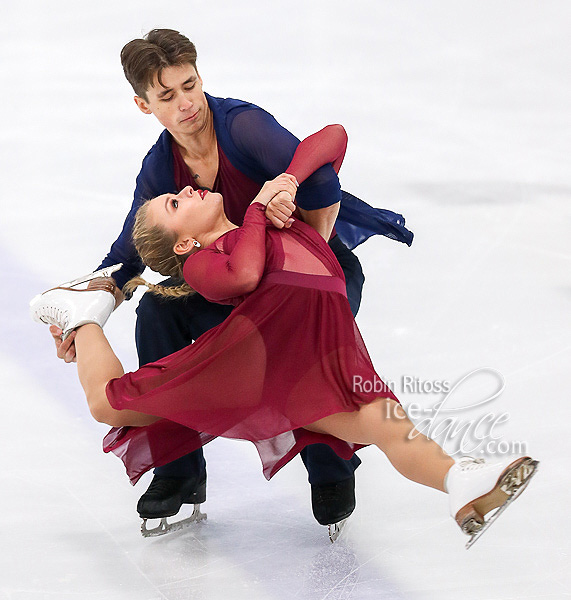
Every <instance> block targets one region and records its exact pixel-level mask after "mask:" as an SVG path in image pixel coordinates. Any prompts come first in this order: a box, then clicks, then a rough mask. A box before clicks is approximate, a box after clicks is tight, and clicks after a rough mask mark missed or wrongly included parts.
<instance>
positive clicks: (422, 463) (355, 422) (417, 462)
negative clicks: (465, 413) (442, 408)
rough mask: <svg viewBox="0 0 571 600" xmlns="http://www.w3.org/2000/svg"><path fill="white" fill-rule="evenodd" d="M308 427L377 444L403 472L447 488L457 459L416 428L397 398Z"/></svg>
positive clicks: (433, 485) (357, 441)
mask: <svg viewBox="0 0 571 600" xmlns="http://www.w3.org/2000/svg"><path fill="white" fill-rule="evenodd" d="M305 429H308V430H310V431H314V432H317V433H328V434H329V435H333V436H335V437H337V438H339V439H341V440H344V441H346V442H353V443H355V444H375V445H376V446H378V447H379V448H380V449H381V450H382V451H383V452H384V453H385V454H386V455H387V457H388V459H389V460H390V461H391V463H392V464H393V466H394V467H395V468H396V469H397V471H399V473H401V474H402V475H404V476H405V477H407V478H408V479H411V480H412V481H416V482H417V483H422V484H424V485H427V486H430V487H433V488H435V489H437V490H441V491H445V490H444V478H445V477H446V474H447V473H448V470H449V469H450V467H451V466H452V465H453V464H454V460H453V459H452V458H451V457H450V456H448V455H447V454H446V453H445V452H444V451H443V450H442V448H440V446H439V445H438V444H437V443H436V442H434V441H433V440H429V439H428V438H427V437H426V436H424V435H422V434H421V433H419V432H418V431H416V430H414V425H413V424H412V423H411V421H410V420H409V418H408V417H407V416H406V413H405V412H404V410H403V409H402V407H401V406H400V404H398V403H397V402H395V401H394V400H391V399H389V398H379V399H378V400H376V401H375V402H372V403H371V404H365V405H364V406H362V407H361V409H360V410H358V411H355V412H349V413H346V412H345V413H337V414H335V415H331V416H329V417H325V418H324V419H320V420H319V421H316V422H315V423H312V424H311V425H308V426H306V427H305ZM413 430H414V431H413ZM411 432H412V434H413V435H410V434H411Z"/></svg>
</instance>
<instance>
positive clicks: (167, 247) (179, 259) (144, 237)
mask: <svg viewBox="0 0 571 600" xmlns="http://www.w3.org/2000/svg"><path fill="white" fill-rule="evenodd" d="M148 211H149V201H147V202H145V203H144V204H142V205H141V206H140V207H139V210H138V211H137V214H136V215H135V224H134V226H133V233H132V237H133V243H134V244H135V249H136V250H137V252H138V253H139V256H140V257H141V259H142V261H143V262H144V263H145V265H147V266H148V267H149V268H151V269H152V270H153V271H157V272H158V273H160V274H161V275H165V276H166V277H172V278H174V279H180V280H181V281H183V282H184V274H183V267H184V263H185V261H186V259H187V258H188V257H189V256H190V254H192V252H189V253H187V254H182V255H180V254H175V252H174V250H173V248H174V245H175V243H176V241H177V235H176V233H175V232H174V231H169V230H168V229H163V228H162V227H160V226H159V225H151V224H149V223H148V219H147V215H148ZM140 285H144V286H146V287H148V288H149V291H151V292H152V293H153V294H156V295H157V296H162V297H164V298H181V297H183V296H188V295H190V294H195V293H196V292H195V290H193V289H192V288H191V287H190V286H189V285H188V284H187V283H181V284H180V285H177V286H172V287H171V286H165V285H160V284H154V283H149V282H148V281H146V280H145V279H143V278H142V277H133V278H132V279H130V280H129V281H128V282H127V283H126V284H125V286H124V287H123V291H124V292H126V293H132V292H134V291H135V290H136V289H137V287H138V286H140Z"/></svg>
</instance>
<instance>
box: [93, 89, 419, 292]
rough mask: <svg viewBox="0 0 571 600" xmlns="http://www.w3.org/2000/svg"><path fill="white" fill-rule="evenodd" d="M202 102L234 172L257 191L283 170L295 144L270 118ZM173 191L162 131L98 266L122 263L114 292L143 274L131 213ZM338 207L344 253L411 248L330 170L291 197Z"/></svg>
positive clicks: (398, 219) (400, 221)
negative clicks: (381, 246)
mask: <svg viewBox="0 0 571 600" xmlns="http://www.w3.org/2000/svg"><path fill="white" fill-rule="evenodd" d="M206 98H207V101H208V106H209V108H210V110H211V111H212V114H213V121H214V130H215V132H216V137H217V140H218V145H219V147H220V149H221V150H222V151H223V152H224V154H225V156H226V157H227V159H228V160H229V161H230V163H231V164H232V165H233V166H234V167H235V168H236V169H237V170H238V171H240V172H241V173H243V174H244V175H245V176H246V177H248V178H249V179H251V180H252V181H254V182H256V183H257V184H258V185H260V186H262V185H263V184H264V182H266V181H268V180H270V179H273V178H274V177H277V176H278V175H279V174H280V173H283V172H284V171H285V170H286V169H287V167H288V166H289V164H290V162H291V159H292V157H293V155H294V153H295V149H296V148H297V146H298V144H299V140H298V138H296V137H295V136H294V135H293V134H291V133H290V132H289V131H288V130H287V129H285V128H283V127H282V126H281V125H280V124H279V123H278V122H277V121H276V120H275V119H274V117H273V116H272V115H270V114H269V113H268V112H266V111H265V110H263V109H261V108H260V107H258V106H256V105H254V104H250V103H249V102H244V101H242V100H234V99H233V98H215V97H213V96H210V95H209V94H206ZM179 191H180V190H179V189H177V185H176V181H175V168H174V158H173V152H172V136H171V134H170V133H169V132H168V131H167V130H166V129H165V130H164V131H163V133H162V134H161V135H160V137H159V139H158V140H157V142H156V143H155V145H154V146H153V147H152V148H151V149H150V150H149V152H148V153H147V155H146V156H145V158H144V160H143V164H142V167H141V171H140V172H139V175H138V176H137V181H136V188H135V195H134V199H133V204H132V206H131V209H130V211H129V214H128V215H127V218H126V219H125V223H124V225H123V229H122V231H121V233H120V234H119V237H118V238H117V239H116V240H115V242H114V243H113V245H112V246H111V249H110V251H109V253H108V254H107V256H106V257H105V259H104V260H103V262H102V263H101V265H100V266H99V268H102V267H106V266H109V265H113V264H116V263H123V267H122V268H121V269H120V270H119V271H116V272H115V273H114V274H113V277H114V278H115V280H116V282H117V285H118V286H119V287H121V288H122V287H123V286H124V285H125V283H126V282H127V281H129V279H131V278H132V277H135V276H137V275H140V274H141V273H142V272H143V270H144V268H145V267H144V265H143V262H142V261H141V259H140V257H139V255H138V254H137V251H136V250H135V246H134V244H133V241H132V237H131V235H132V230H133V224H134V221H135V215H136V213H137V210H138V209H139V207H140V206H141V204H142V203H143V202H145V201H146V200H150V199H151V198H154V197H155V196H159V195H161V194H166V193H178V192H179ZM252 199H253V198H251V199H249V201H251V200H252ZM249 201H248V203H249ZM339 201H341V204H340V209H339V215H338V217H337V221H336V222H335V229H336V231H337V234H338V235H339V237H340V238H341V240H342V241H343V242H344V243H345V244H346V245H347V246H348V247H349V248H351V249H352V248H355V247H356V246H358V245H359V244H361V243H362V242H364V241H365V240H366V239H367V238H369V237H370V236H371V235H376V234H380V235H385V236H387V237H390V238H391V239H394V240H397V241H399V242H403V243H405V244H407V245H409V246H410V245H411V243H412V238H413V235H412V233H411V232H410V231H409V230H408V229H406V228H405V226H404V225H405V220H404V217H403V216H402V215H399V214H396V213H394V212H392V211H389V210H383V209H378V208H373V207H371V206H369V205H368V204H366V203H365V202H363V201H362V200H360V199H359V198H357V197H355V196H353V195H351V194H349V193H348V192H345V191H342V190H341V188H340V185H339V179H338V178H337V174H336V173H335V171H334V170H333V167H332V166H331V165H326V166H324V167H321V168H320V169H318V170H317V171H316V172H315V173H314V174H313V175H311V176H310V177H308V179H307V180H306V181H304V182H303V183H302V184H301V185H300V187H299V189H298V192H297V195H296V203H297V204H298V205H299V206H300V207H301V208H303V209H306V210H315V209H318V208H324V207H326V206H331V205H332V204H335V203H336V202H339Z"/></svg>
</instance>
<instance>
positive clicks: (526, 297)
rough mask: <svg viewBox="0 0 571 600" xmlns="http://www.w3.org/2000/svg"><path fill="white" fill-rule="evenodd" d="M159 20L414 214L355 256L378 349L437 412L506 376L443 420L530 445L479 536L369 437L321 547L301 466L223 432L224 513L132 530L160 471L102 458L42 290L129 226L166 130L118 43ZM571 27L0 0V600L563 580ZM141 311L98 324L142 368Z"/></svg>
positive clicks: (421, 596) (494, 592)
mask: <svg viewBox="0 0 571 600" xmlns="http://www.w3.org/2000/svg"><path fill="white" fill-rule="evenodd" d="M154 27H171V28H175V29H179V30H181V31H183V32H184V33H185V34H187V35H188V36H189V37H190V38H191V39H193V40H194V41H195V43H196V44H197V47H198V52H199V57H198V67H199V71H200V73H201V75H202V77H203V79H204V82H205V83H204V87H205V90H206V91H207V92H209V93H211V94H213V95H215V96H231V97H236V98H242V99H246V100H250V101H252V102H254V103H256V104H259V105H261V106H263V107H264V108H266V109H267V110H269V111H270V112H271V113H272V114H274V115H275V116H276V118H277V119H278V120H279V121H280V122H281V123H282V124H283V125H285V126H286V127H288V128H289V129H290V130H291V131H293V132H294V133H296V134H297V135H298V136H299V137H304V136H305V135H307V134H309V133H311V132H313V131H315V130H317V129H319V128H321V127H322V126H324V125H326V124H328V123H335V122H339V123H342V124H343V125H344V126H345V128H346V129H347V131H348V134H349V148H348V153H347V157H346V160H345V164H344V167H343V169H342V171H341V182H342V185H343V187H344V188H345V189H347V190H348V191H351V192H353V193H354V194H356V195H358V196H360V197H362V198H363V199H364V200H366V201H367V202H369V203H370V204H373V205H375V206H379V207H384V208H389V209H392V210H395V211H397V212H401V213H403V214H404V215H405V216H406V218H407V224H408V225H409V227H410V228H411V229H412V230H413V231H414V233H415V241H414V244H413V245H412V247H411V248H407V247H406V246H404V245H402V244H398V243H396V242H392V241H390V240H388V239H386V238H383V239H372V240H369V241H368V242H367V243H365V244H364V245H363V246H361V247H359V248H358V250H357V253H358V255H359V257H360V258H361V260H362V263H363V266H364V270H365V274H366V277H367V281H366V284H365V289H364V298H363V304H362V307H361V311H360V313H359V315H358V319H357V320H358V324H359V326H360V328H361V331H362V333H363V337H364V338H365V341H366V342H367V344H368V348H369V351H370V354H371V356H372V359H373V362H374V363H375V365H376V366H377V369H378V371H379V372H380V373H382V375H383V376H384V377H386V378H387V379H389V380H391V381H393V382H394V386H395V391H396V393H397V395H398V396H399V397H400V398H401V400H402V402H403V404H404V405H405V406H408V407H409V408H412V409H413V410H415V411H416V413H415V414H416V420H421V421H422V420H423V418H424V417H426V416H427V415H428V416H430V415H431V414H432V413H430V411H429V409H430V408H431V407H434V405H435V403H436V402H438V401H439V400H441V399H442V397H443V394H441V393H437V392H436V391H435V389H434V385H435V384H436V383H438V382H441V383H442V382H448V383H449V384H451V385H453V384H456V383H457V382H459V381H460V380H462V378H464V377H465V376H467V375H468V374H470V373H473V372H475V371H476V373H474V374H473V375H472V376H471V377H469V378H468V379H467V380H466V381H465V382H464V384H462V386H460V387H459V388H458V389H457V391H456V392H455V393H454V394H453V396H452V398H451V399H450V404H449V405H450V406H454V407H456V408H459V407H466V406H468V405H472V404H474V403H476V402H478V401H480V400H483V399H484V398H486V397H488V396H489V395H490V394H492V393H493V392H494V390H496V391H497V390H498V389H500V388H503V389H502V391H501V394H499V396H498V397H497V398H496V399H495V400H493V401H491V402H489V403H487V404H486V405H485V406H481V407H479V408H478V409H472V410H468V409H464V410H458V411H457V412H455V413H452V414H453V415H454V418H455V419H457V420H458V422H459V421H462V419H464V420H468V421H469V420H470V419H472V420H473V421H474V420H477V419H479V418H483V416H485V415H491V416H490V419H492V418H493V419H496V421H497V422H496V427H495V428H494V430H493V431H489V426H490V425H491V420H490V421H487V425H486V424H482V429H481V430H480V433H482V432H483V431H485V432H486V435H488V434H489V435H488V437H487V438H486V440H487V441H488V442H489V441H490V440H491V437H490V436H492V435H493V436H496V437H497V438H498V439H496V440H495V444H496V446H495V450H493V451H491V450H490V448H488V453H492V454H496V455H498V454H501V452H503V451H505V450H506V449H513V448H515V447H516V446H517V445H518V444H519V448H520V449H522V450H523V451H525V452H527V453H530V454H532V455H533V456H534V457H536V458H538V459H540V460H541V461H542V464H541V470H540V472H539V474H538V476H537V477H536V478H535V480H534V481H533V482H532V484H531V485H530V487H529V489H528V490H527V491H526V492H525V494H523V496H522V498H521V500H518V502H516V503H515V504H514V506H513V507H511V508H510V509H509V510H508V511H507V512H506V513H505V514H504V515H503V516H502V518H501V519H500V520H498V522H497V523H496V524H495V525H494V527H493V528H492V529H491V530H490V531H489V532H488V533H486V535H485V536H484V537H482V539H481V540H480V541H478V543H477V544H476V545H475V546H474V547H473V548H472V549H471V550H469V551H466V550H464V543H465V541H466V539H465V536H463V535H462V534H461V532H460V531H459V530H458V528H457V526H456V525H455V524H454V522H453V521H452V519H450V518H449V517H448V511H447V502H446V498H445V497H444V496H443V495H442V494H439V493H437V492H435V491H432V490H430V489H427V488H422V487H420V486H418V485H415V484H413V483H411V482H409V481H407V480H404V479H403V478H401V477H400V476H399V475H398V474H397V473H396V472H395V471H394V470H393V469H392V467H391V466H390V464H389V463H388V461H387V460H386V458H384V456H382V455H381V454H380V452H378V451H376V450H375V449H373V448H367V449H365V450H364V451H362V452H361V453H360V456H361V458H362V459H363V465H362V466H361V467H360V468H359V470H358V472H357V509H356V511H355V513H354V515H353V516H352V518H351V520H350V522H349V524H348V526H347V528H346V532H345V534H344V536H343V537H342V539H340V540H339V541H338V543H336V544H334V545H332V544H330V543H329V541H328V539H327V536H326V530H325V528H323V527H321V526H319V525H318V524H317V523H316V522H315V521H314V520H313V517H312V515H311V507H310V490H309V485H308V483H307V480H306V472H305V470H304V468H303V466H302V464H301V461H300V460H295V461H293V462H292V463H291V464H289V465H288V466H287V467H286V468H285V469H284V470H283V471H282V472H280V473H279V474H278V475H277V476H276V477H275V479H274V480H273V481H271V482H270V483H268V482H266V481H265V480H264V479H263V477H262V474H261V469H260V465H259V461H258V458H257V454H256V452H255V450H254V448H253V447H252V446H250V445H249V444H247V443H241V442H232V441H228V440H217V441H215V442H213V443H212V444H211V445H210V446H208V447H207V449H206V456H207V460H208V474H209V485H208V500H207V502H206V504H205V505H204V509H205V510H206V512H207V513H208V520H207V521H206V522H205V523H202V524H200V525H198V526H197V527H195V528H193V529H191V530H187V531H185V532H180V533H176V534H173V535H171V536H165V537H163V538H158V539H152V540H149V539H143V538H142V537H141V535H140V533H139V519H138V516H137V514H136V511H135V506H136V502H137V499H138V497H139V496H140V494H141V493H142V492H143V491H144V489H145V488H146V485H147V482H148V480H149V478H146V479H145V480H144V481H142V482H141V483H140V484H139V485H137V486H136V487H135V488H133V487H131V486H130V485H129V483H128V480H127V478H126V476H125V474H124V471H123V466H122V464H121V463H120V461H119V460H117V459H116V458H115V457H114V456H108V455H104V454H103V453H102V451H101V438H102V437H103V435H104V434H105V432H106V430H107V428H106V427H104V426H102V425H99V424H97V423H95V422H94V421H92V420H91V418H90V416H89V415H88V412H87V408H86V406H85V401H84V398H83V396H82V392H81V389H80V387H79V385H78V383H77V381H76V376H75V366H73V365H66V364H64V363H63V362H61V361H58V360H57V359H56V357H55V353H54V351H53V348H52V342H51V338H50V337H49V335H48V332H47V330H45V329H46V328H44V329H42V328H41V327H40V326H39V325H37V324H34V323H32V322H31V320H30V319H29V316H28V312H27V310H28V309H27V306H28V301H29V300H30V299H31V297H32V296H34V295H35V294H36V293H38V292H40V291H43V290H44V289H47V288H48V287H51V286H53V285H55V284H57V283H59V282H61V281H65V280H68V279H71V278H73V277H76V276H78V275H81V274H83V273H85V272H88V271H90V270H91V269H93V268H95V267H96V266H97V265H98V264H99V261H100V259H101V258H102V257H103V256H104V254H105V253H106V252H107V249H108V247H109V245H110V244H111V242H112V241H113V240H114V239H115V237H116V235H117V234H118V233H119V230H120V227H121V225H122V222H123V219H124V217H125V215H126V213H127V210H128V208H129V206H130V203H131V198H132V191H133V187H134V179H135V176H136V174H137V172H138V169H139V167H140V163H141V160H142V158H143V156H144V155H145V153H146V152H147V150H148V149H149V148H150V146H151V145H152V144H153V143H154V141H155V139H156V138H157V137H158V135H159V133H160V126H159V124H158V123H157V122H155V121H154V120H153V117H150V116H149V117H146V116H144V115H142V114H141V113H140V112H139V111H138V110H137V109H136V107H135V105H134V103H133V101H132V95H133V94H132V92H131V90H130V88H129V86H128V84H127V83H126V81H125V80H124V78H123V74H122V71H121V66H120V62H119V51H120V49H121V47H122V46H123V44H125V43H126V42H127V41H129V40H130V39H133V38H135V37H139V36H140V35H141V34H142V33H146V32H147V31H148V30H149V29H152V28H154ZM570 31H571V5H570V4H569V3H568V2H564V1H562V2H552V1H546V2H540V1H527V0H524V1H518V2H515V1H503V0H500V1H493V2H491V1H488V0H484V1H479V2H476V1H473V2H468V1H464V0H460V1H453V0H448V1H440V2H436V1H427V2H420V1H418V2H417V1H411V0H406V1H399V2H388V1H381V2H373V1H365V2H354V3H348V2H340V1H337V0H334V1H329V2H288V3H284V2H274V3H269V2H258V1H250V0H246V1H245V2H241V3H238V2H216V1H212V2H203V1H198V0H197V1H194V2H183V1H180V0H171V2H168V3H157V2H149V1H147V0H139V1H138V2H134V1H131V0H129V1H120V2H111V1H110V0H101V1H99V2H84V1H74V2H71V1H69V2H68V1H58V0H56V1H55V2H50V3H47V2H40V1H33V0H22V1H19V2H16V1H13V0H4V1H3V3H2V9H1V18H0V47H1V49H2V53H1V55H2V59H1V63H0V64H1V67H0V76H1V80H2V93H1V94H0V109H1V110H0V115H1V117H0V118H1V119H2V126H1V133H0V135H1V138H0V139H1V146H0V157H1V162H0V169H1V187H0V189H1V190H2V191H1V193H0V197H1V207H2V218H1V220H0V232H1V242H0V243H1V245H0V252H1V253H2V259H1V261H0V264H1V269H2V282H3V293H2V295H1V297H0V298H1V299H0V306H1V311H2V315H3V327H2V329H3V332H2V333H3V334H2V336H1V339H2V346H1V353H2V361H1V363H0V364H1V375H2V376H1V388H0V389H1V390H2V411H3V414H4V418H3V419H2V421H1V424H0V433H1V435H0V449H1V457H2V469H0V514H1V515H2V520H3V524H2V528H1V534H0V600H44V599H46V600H60V599H61V600H70V599H81V600H100V599H101V600H187V599H188V600H190V599H192V600H202V599H205V600H218V599H232V600H234V599H236V600H239V599H241V598H248V599H251V600H275V599H280V600H290V599H294V598H295V599H300V600H305V599H311V600H318V599H319V600H334V599H335V600H341V599H344V600H345V599H349V598H350V599H358V600H361V599H372V598H375V599H377V600H378V599H381V598H382V599H407V600H408V599H412V600H428V599H430V600H458V599H459V598H461V599H462V600H484V599H485V600H492V599H493V600H499V599H526V600H531V599H534V600H539V599H554V600H556V599H561V598H567V597H571V576H570V571H571V570H570V556H569V555H570V550H571V542H570V534H569V532H570V531H571V517H570V512H569V510H568V509H569V505H570V501H571V493H570V489H571V487H570V484H571V478H570V475H569V471H570V470H569V465H567V464H566V463H567V460H569V456H570V455H571V443H570V441H569V440H570V437H569V432H568V426H569V422H570V418H571V408H570V399H571V381H570V375H569V373H570V359H571V348H570V341H569V340H570V329H571V327H570V325H571V323H570V301H571V280H570V266H571V260H570V259H571V243H570V234H571V218H570V216H571V211H570V203H571V111H570V107H571V37H570V35H569V32H570ZM135 306H136V300H134V301H132V302H129V303H126V304H124V305H122V306H121V307H120V309H119V310H118V311H117V313H116V314H114V315H113V316H112V317H111V319H110V321H109V323H108V325H107V328H106V331H107V333H108V335H109V337H110V339H111V340H112V344H113V346H114V347H115V349H116V351H117V353H118V355H119V356H120V358H121V359H122V360H123V361H124V364H125V365H126V367H127V368H128V369H133V368H135V366H136V356H135V349H134V341H133V328H134V310H135ZM484 368H485V369H487V370H486V371H484V370H482V369H484ZM404 378H408V379H404ZM406 382H409V385H405V383H406ZM410 382H412V383H410ZM427 382H428V383H427ZM431 386H432V391H431V390H430V389H428V388H430V387H431ZM423 411H424V412H423ZM441 416H442V415H441ZM435 422H436V421H435ZM474 422H475V421H474ZM486 427H487V428H488V429H486ZM441 434H442V436H444V437H441V438H440V441H442V443H444V444H445V447H446V448H447V449H448V450H449V451H455V450H456V449H457V448H458V446H459V443H460V439H459V437H456V438H453V436H452V437H451V436H448V437H447V439H444V438H445V437H446V432H445V431H444V430H442V431H441ZM437 439H439V438H437ZM500 441H501V442H503V445H502V446H500V445H499V442H500ZM478 451H479V450H478Z"/></svg>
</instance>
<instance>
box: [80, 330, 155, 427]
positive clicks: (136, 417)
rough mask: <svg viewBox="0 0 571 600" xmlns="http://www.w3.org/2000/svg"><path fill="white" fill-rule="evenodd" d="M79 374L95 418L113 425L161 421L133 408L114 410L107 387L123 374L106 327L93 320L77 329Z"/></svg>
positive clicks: (140, 424)
mask: <svg viewBox="0 0 571 600" xmlns="http://www.w3.org/2000/svg"><path fill="white" fill-rule="evenodd" d="M75 347H76V356H77V374H78V376H79V381H80V383H81V385H82V387H83V391H84V392H85V396H86V398H87V404H88V406H89V410H90V411H91V414H92V416H93V418H94V419H95V420H96V421H99V422H100V423H107V425H111V426H112V427H122V426H124V425H133V426H142V425H150V424H151V423H154V422H155V421H158V420H159V419H158V417H153V416H150V415H144V414H142V413H138V412H135V411H133V410H115V409H114V408H113V407H112V406H111V404H109V400H108V398H107V393H106V387H107V384H108V383H109V381H111V379H115V378H117V377H121V376H122V375H123V374H124V372H125V371H124V370H123V366H122V365H121V363H120V362H119V359H118V358H117V357H116V356H115V353H114V352H113V349H112V348H111V346H110V345H109V342H108V341H107V338H106V337H105V334H104V333H103V330H102V329H101V327H99V325H95V324H93V323H90V324H88V325H83V326H82V327H80V328H79V329H78V330H77V333H76V337H75Z"/></svg>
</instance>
